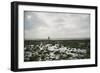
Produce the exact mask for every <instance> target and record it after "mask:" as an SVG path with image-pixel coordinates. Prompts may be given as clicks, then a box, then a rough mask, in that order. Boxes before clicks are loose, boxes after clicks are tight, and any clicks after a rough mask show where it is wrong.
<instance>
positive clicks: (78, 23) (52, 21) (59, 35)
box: [24, 11, 90, 40]
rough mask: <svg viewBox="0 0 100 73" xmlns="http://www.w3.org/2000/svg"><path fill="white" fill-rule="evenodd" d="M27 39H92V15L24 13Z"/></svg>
mask: <svg viewBox="0 0 100 73" xmlns="http://www.w3.org/2000/svg"><path fill="white" fill-rule="evenodd" d="M24 15H25V16H24V37H25V39H29V40H34V39H47V38H48V36H49V37H50V38H51V39H84V38H90V14H78V13H77V14H76V13H53V12H34V11H25V12H24Z"/></svg>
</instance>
